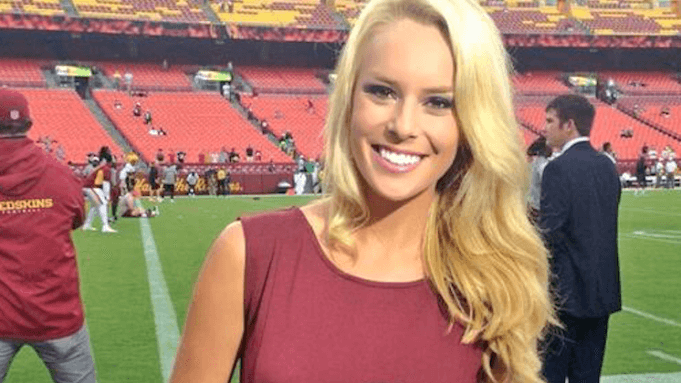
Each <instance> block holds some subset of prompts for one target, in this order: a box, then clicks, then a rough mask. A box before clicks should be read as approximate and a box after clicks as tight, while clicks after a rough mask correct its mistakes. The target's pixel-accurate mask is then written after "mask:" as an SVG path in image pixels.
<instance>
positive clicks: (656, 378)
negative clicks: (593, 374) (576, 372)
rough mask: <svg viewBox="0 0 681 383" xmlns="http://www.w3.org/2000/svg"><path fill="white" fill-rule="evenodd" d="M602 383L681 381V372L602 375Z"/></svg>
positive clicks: (664, 382)
mask: <svg viewBox="0 0 681 383" xmlns="http://www.w3.org/2000/svg"><path fill="white" fill-rule="evenodd" d="M600 382H601V383H679V382H681V372H672V373H666V374H663V373H658V374H637V375H610V376H602V377H601V380H600Z"/></svg>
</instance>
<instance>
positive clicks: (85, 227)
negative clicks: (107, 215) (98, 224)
mask: <svg viewBox="0 0 681 383" xmlns="http://www.w3.org/2000/svg"><path fill="white" fill-rule="evenodd" d="M81 230H83V231H97V229H95V228H94V227H92V226H83V227H82V228H81Z"/></svg>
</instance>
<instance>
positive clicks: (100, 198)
mask: <svg viewBox="0 0 681 383" xmlns="http://www.w3.org/2000/svg"><path fill="white" fill-rule="evenodd" d="M111 162H112V156H111V151H110V149H109V147H107V146H103V147H102V148H101V149H100V150H99V165H97V167H96V168H94V170H93V171H92V173H90V174H88V175H87V177H86V178H85V180H84V181H83V194H84V195H85V197H87V199H88V202H90V211H89V212H88V214H87V218H86V219H85V223H84V224H83V230H84V231H87V230H96V229H95V228H94V227H92V221H93V220H94V218H95V215H97V214H98V215H99V218H100V219H101V220H102V233H117V231H116V230H114V229H112V228H111V225H109V218H108V210H109V201H110V193H111Z"/></svg>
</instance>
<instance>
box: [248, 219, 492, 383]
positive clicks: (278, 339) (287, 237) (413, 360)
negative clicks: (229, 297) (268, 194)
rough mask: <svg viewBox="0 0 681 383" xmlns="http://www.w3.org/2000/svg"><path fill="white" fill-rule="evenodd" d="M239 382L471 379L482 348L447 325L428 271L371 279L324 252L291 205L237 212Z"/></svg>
mask: <svg viewBox="0 0 681 383" xmlns="http://www.w3.org/2000/svg"><path fill="white" fill-rule="evenodd" d="M241 222H242V225H243V229H244V233H245V238H246V282H245V293H244V295H245V322H244V323H245V331H244V340H243V345H242V346H243V348H242V350H241V352H240V355H239V356H240V357H241V358H242V364H241V382H243V383H305V382H309V383H331V382H338V383H355V382H357V383H359V382H366V383H398V382H404V383H407V382H428V383H439V382H443V383H444V382H448V383H451V382H457V383H469V382H470V383H472V382H475V381H476V376H477V373H478V370H479V369H480V366H481V350H480V348H479V347H478V346H475V345H466V344H462V343H461V342H460V340H461V336H462V334H463V329H462V328H461V326H458V325H455V326H454V327H453V328H452V330H451V332H449V333H448V332H447V329H448V321H447V315H446V310H445V309H444V308H443V306H442V304H441V303H440V300H439V299H438V298H437V295H436V294H435V293H434V292H433V290H432V289H431V287H430V285H429V283H428V282H427V280H425V279H424V280H420V281H415V282H375V281H369V280H365V279H362V278H359V277H355V276H352V275H349V274H347V273H345V272H343V271H342V270H340V269H339V268H337V267H336V266H335V265H334V264H333V263H332V262H331V261H330V260H329V259H327V258H326V256H325V255H324V253H323V252H322V250H321V247H320V244H319V242H318V240H317V238H316V236H315V234H314V231H313V230H312V227H311V226H310V225H309V224H308V222H307V219H306V218H305V216H304V215H303V213H302V211H301V210H300V209H299V208H289V209H286V210H281V211H277V212H271V213H264V214H259V215H255V216H251V217H244V218H242V219H241Z"/></svg>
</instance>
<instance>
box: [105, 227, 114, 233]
mask: <svg viewBox="0 0 681 383" xmlns="http://www.w3.org/2000/svg"><path fill="white" fill-rule="evenodd" d="M102 233H118V230H114V229H112V228H110V227H103V228H102Z"/></svg>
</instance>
